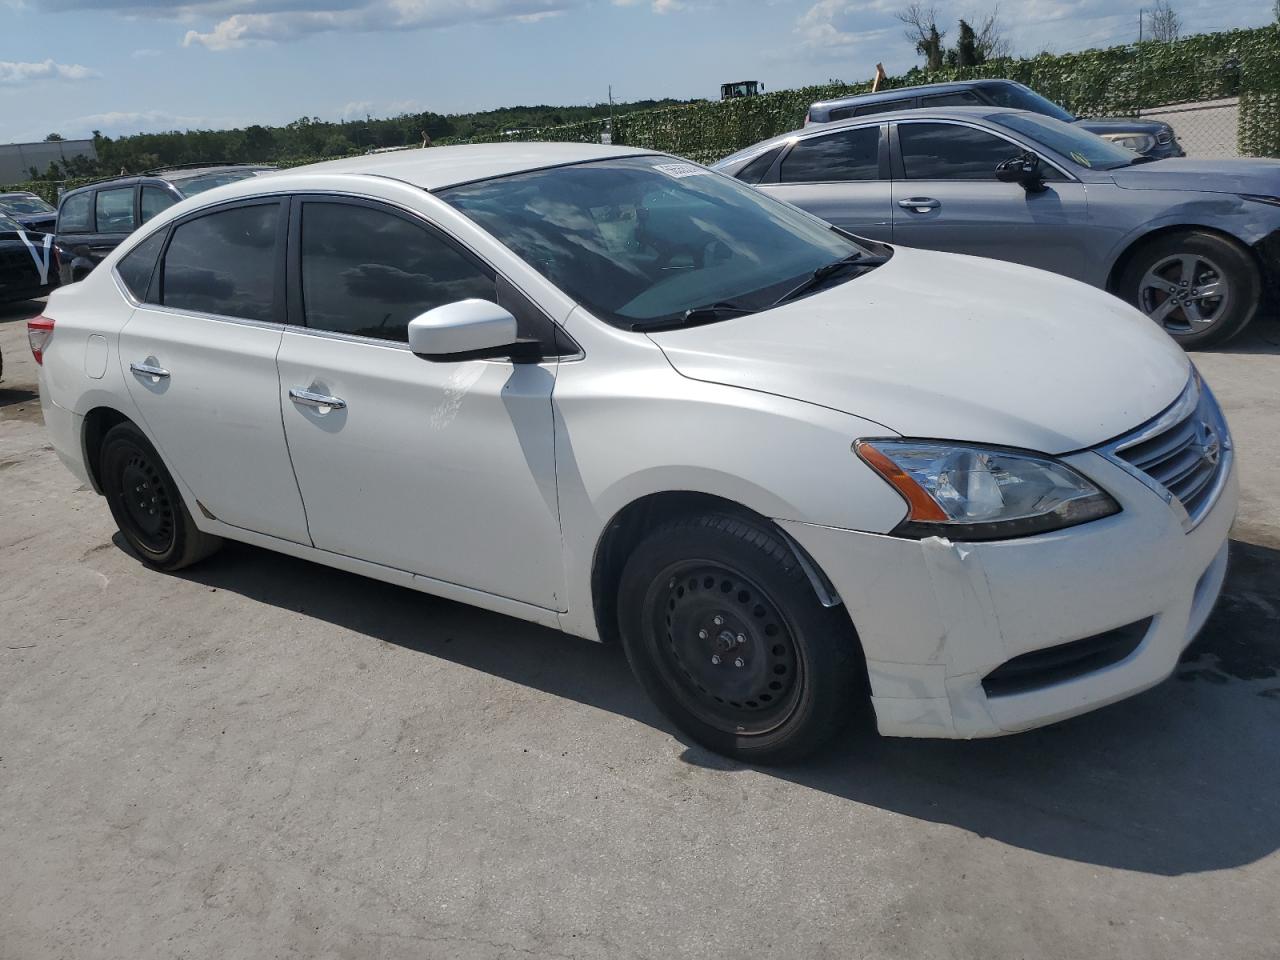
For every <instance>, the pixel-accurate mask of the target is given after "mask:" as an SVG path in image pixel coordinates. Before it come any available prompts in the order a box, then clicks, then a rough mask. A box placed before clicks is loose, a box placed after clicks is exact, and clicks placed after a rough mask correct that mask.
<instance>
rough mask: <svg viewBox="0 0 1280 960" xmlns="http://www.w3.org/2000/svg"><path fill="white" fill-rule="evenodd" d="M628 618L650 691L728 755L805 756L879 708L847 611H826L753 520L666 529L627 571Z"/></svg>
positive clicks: (639, 673)
mask: <svg viewBox="0 0 1280 960" xmlns="http://www.w3.org/2000/svg"><path fill="white" fill-rule="evenodd" d="M618 618H619V624H618V626H619V632H620V634H621V637H622V644H623V648H624V649H625V651H626V655H627V660H628V661H629V662H630V664H631V669H632V671H633V672H634V673H635V675H636V678H637V679H638V680H639V681H640V684H641V686H643V687H644V689H645V691H646V692H647V693H648V694H649V696H650V697H651V698H652V699H653V701H654V703H655V704H656V705H657V706H658V708H659V709H660V710H661V711H662V712H663V714H665V715H666V717H667V718H668V719H669V720H670V721H671V722H672V723H674V724H675V725H676V727H678V728H679V729H680V730H681V731H682V732H683V733H684V734H686V735H687V736H689V737H690V738H692V739H693V740H695V741H697V742H698V743H700V744H702V745H704V746H706V747H709V748H710V749H712V750H714V751H716V752H717V753H722V754H725V755H727V756H731V757H734V758H736V759H739V760H744V761H747V762H752V763H786V762H792V761H795V760H799V759H801V758H802V757H804V756H806V755H808V754H810V753H812V752H813V751H814V750H816V749H817V748H818V747H820V746H822V744H823V743H824V742H825V741H827V740H828V739H829V738H830V737H832V736H834V735H835V734H836V733H837V732H839V731H840V730H841V729H843V728H844V727H845V725H846V723H847V721H848V720H849V718H850V717H851V716H852V715H853V714H854V713H856V712H857V711H858V710H859V708H861V709H866V708H867V707H868V706H869V700H868V697H867V685H866V679H865V677H866V674H865V665H864V663H863V660H862V655H861V651H860V649H859V646H858V642H857V637H856V636H855V634H854V632H853V629H852V627H851V625H850V623H849V621H848V618H847V617H846V616H845V613H844V611H843V610H842V609H840V608H838V607H837V608H826V607H823V606H822V605H821V604H820V603H819V602H818V599H817V597H816V596H815V595H814V592H813V588H812V587H811V586H810V584H809V581H808V579H807V577H806V576H805V574H804V571H803V570H802V569H801V568H800V565H799V563H798V562H797V561H796V559H795V556H794V555H793V553H792V552H791V550H790V549H789V548H788V547H787V546H786V545H785V544H784V543H782V542H781V540H780V539H779V538H778V537H777V536H776V535H775V534H773V533H771V532H770V531H769V530H767V529H766V528H763V527H762V526H760V525H757V524H755V523H753V522H751V521H749V520H746V519H740V518H738V517H734V516H728V515H723V514H711V515H706V516H695V517H686V518H682V519H679V520H673V521H671V522H669V523H667V524H664V525H662V526H660V527H658V528H657V529H656V530H654V531H653V532H652V533H651V534H650V535H649V536H648V537H647V538H645V539H644V540H643V541H642V542H641V543H640V544H639V546H637V547H636V549H635V550H634V552H633V553H632V554H631V556H630V557H629V558H628V560H627V563H626V565H625V566H624V568H623V571H622V578H621V581H620V584H619V591H618Z"/></svg>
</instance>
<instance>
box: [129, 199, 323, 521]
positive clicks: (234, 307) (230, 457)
mask: <svg viewBox="0 0 1280 960" xmlns="http://www.w3.org/2000/svg"><path fill="white" fill-rule="evenodd" d="M286 211H287V208H286V207H285V205H284V204H282V203H280V202H278V201H270V202H262V201H257V202H250V203H241V204H238V205H234V206H228V207H221V208H216V209H215V210H214V211H213V212H210V213H202V214H199V215H196V216H194V217H192V218H191V219H188V220H184V221H179V222H178V223H177V225H176V226H174V227H173V231H172V234H171V238H170V241H169V244H168V248H167V250H166V251H165V253H164V259H163V260H162V261H161V264H160V268H159V270H158V271H157V272H156V274H157V275H156V277H155V278H154V279H153V280H151V282H150V284H146V283H145V282H143V283H138V284H135V285H134V286H136V287H137V290H136V291H135V292H136V293H138V294H139V295H140V299H143V300H144V301H146V302H144V303H142V304H141V305H140V306H138V308H137V309H136V310H134V312H133V315H132V316H131V317H130V318H129V321H128V322H127V323H126V324H125V325H124V328H123V329H122V330H121V331H120V359H121V363H122V364H123V366H124V370H123V373H124V377H125V383H126V384H127V385H128V389H129V396H130V397H131V398H132V400H133V401H134V403H135V404H136V405H137V407H138V410H139V412H140V413H141V415H142V420H143V424H144V426H145V428H146V430H147V433H148V434H149V435H150V437H151V438H152V440H153V441H154V442H155V444H156V447H157V448H158V449H159V451H160V455H161V456H162V457H163V458H164V461H165V464H166V465H167V466H168V467H169V469H170V471H171V472H173V473H174V474H175V475H176V476H177V477H178V478H179V479H181V480H182V481H183V482H184V483H185V484H186V485H187V487H188V488H190V490H191V491H192V493H194V495H195V497H196V498H197V499H198V500H199V501H200V504H201V505H202V506H203V507H204V508H205V509H206V510H207V511H208V512H209V513H211V514H213V516H215V517H217V518H218V519H219V520H221V521H223V522H224V523H229V524H231V525H233V526H237V527H242V528H244V529H246V530H253V531H256V532H258V533H265V534H269V535H270V536H274V537H280V538H282V539H285V540H293V541H295V542H297V543H308V542H309V540H308V538H307V524H306V517H305V515H304V513H303V508H302V498H301V496H300V495H299V493H298V486H297V483H296V482H295V480H294V477H293V467H292V465H291V464H290V462H289V453H288V450H287V449H286V448H285V438H284V427H283V425H282V424H281V422H280V389H279V377H278V375H277V373H276V351H277V350H278V349H279V347H280V335H281V332H282V331H283V329H284V325H283V323H282V322H280V321H281V320H283V306H284V305H283V297H282V296H281V294H282V291H283V260H284V258H283V249H284V240H285V221H286ZM161 236H163V233H162V234H161ZM151 242H152V240H151V238H148V239H147V240H145V241H143V243H142V244H140V245H139V246H138V247H137V248H135V250H133V251H130V253H129V254H127V255H126V256H125V258H124V261H125V262H124V263H122V268H123V267H124V266H125V263H128V262H130V261H131V258H133V257H134V255H135V253H136V254H137V255H139V256H142V255H143V253H145V251H144V250H143V248H144V247H146V246H147V245H148V244H149V243H151ZM152 256H153V257H154V254H152ZM153 262H154V261H153ZM122 272H123V271H122ZM143 272H144V273H145V270H144V271H143ZM144 288H146V289H144Z"/></svg>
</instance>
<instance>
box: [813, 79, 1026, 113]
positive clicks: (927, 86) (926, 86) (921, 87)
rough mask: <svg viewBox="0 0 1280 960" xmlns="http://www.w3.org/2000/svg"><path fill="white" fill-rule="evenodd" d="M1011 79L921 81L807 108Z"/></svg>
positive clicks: (938, 90) (873, 101)
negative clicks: (914, 84) (910, 85)
mask: <svg viewBox="0 0 1280 960" xmlns="http://www.w3.org/2000/svg"><path fill="white" fill-rule="evenodd" d="M1014 82H1015V81H1013V80H1004V79H1001V78H998V77H989V78H981V79H977V80H949V81H946V82H943V83H921V84H917V85H916V86H914V87H894V88H893V89H890V90H877V91H876V92H875V93H854V94H850V95H849V96H847V97H833V98H832V99H830V100H817V101H815V102H814V103H813V105H812V106H811V107H810V108H809V109H811V110H812V109H814V108H820V109H825V108H827V107H844V106H848V105H849V104H851V103H882V102H884V101H885V100H901V99H902V98H903V97H904V96H915V95H917V94H920V93H923V92H926V91H927V92H929V93H946V92H947V91H949V90H969V89H971V88H973V87H977V86H981V85H983V84H989V83H1003V84H1011V83H1014Z"/></svg>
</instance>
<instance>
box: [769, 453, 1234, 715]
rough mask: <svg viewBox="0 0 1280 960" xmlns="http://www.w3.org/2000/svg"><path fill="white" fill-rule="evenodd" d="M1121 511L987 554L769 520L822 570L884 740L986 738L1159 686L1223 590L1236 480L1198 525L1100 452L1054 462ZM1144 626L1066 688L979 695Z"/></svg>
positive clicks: (936, 542) (983, 548)
mask: <svg viewBox="0 0 1280 960" xmlns="http://www.w3.org/2000/svg"><path fill="white" fill-rule="evenodd" d="M1065 460H1066V462H1068V463H1070V464H1071V465H1072V466H1074V467H1075V468H1076V469H1078V470H1080V472H1082V473H1084V474H1085V475H1086V476H1090V477H1091V478H1092V479H1094V480H1095V481H1096V482H1098V483H1099V484H1100V485H1101V486H1102V487H1103V489H1105V490H1107V491H1108V492H1109V493H1111V494H1112V496H1114V497H1115V498H1116V499H1117V500H1118V501H1119V502H1120V505H1121V507H1122V511H1121V513H1119V514H1117V515H1115V516H1113V517H1108V518H1105V519H1103V520H1096V521H1094V522H1092V523H1087V524H1083V525H1081V526H1078V527H1074V528H1070V529H1067V530H1062V531H1058V532H1056V533H1050V534H1043V535H1040V536H1035V537H1026V538H1022V539H1017V540H1003V541H995V542H989V543H953V542H951V541H949V540H944V539H940V538H937V537H931V538H929V539H926V540H922V541H917V540H906V539H901V538H897V537H889V536H883V535H879V534H870V533H860V532H856V531H850V530H839V529H835V528H832V527H823V526H817V525H813V524H805V523H798V522H793V521H780V524H781V526H782V527H783V528H784V529H785V530H786V531H787V533H788V534H790V535H791V536H792V537H794V538H795V540H796V541H797V542H798V543H800V544H801V545H802V546H803V547H804V548H805V549H806V550H807V551H808V552H809V555H810V556H811V557H812V558H813V559H814V561H815V562H816V563H817V564H818V565H819V566H820V567H821V568H822V570H823V572H824V573H825V574H826V575H827V577H828V579H830V581H831V582H832V584H833V585H834V586H835V588H836V591H837V592H838V593H839V595H840V598H841V599H842V601H843V602H844V603H845V604H846V606H847V607H848V610H849V615H850V617H851V619H852V620H853V623H854V625H855V627H856V628H857V630H858V636H859V639H860V640H861V642H862V648H863V652H864V653H865V655H866V658H867V670H868V675H869V678H870V681H871V695H872V697H871V698H872V703H873V705H874V707H875V712H876V721H877V725H878V727H879V729H880V732H881V733H882V734H885V735H888V736H907V737H988V736H998V735H1001V734H1006V733H1014V732H1017V731H1020V730H1028V729H1031V728H1033V727H1038V726H1042V725H1044V724H1047V723H1053V722H1055V721H1057V720H1063V719H1065V718H1067V717H1071V716H1075V715H1076V714H1080V713H1085V712H1087V711H1089V710H1093V709H1095V708H1097V707H1101V706H1104V705H1106V704H1109V703H1114V702H1115V701H1117V700H1121V699H1124V698H1125V697H1128V696H1131V695H1133V694H1135V693H1138V692H1140V691H1142V690H1146V689H1147V688H1149V687H1152V686H1155V685H1156V684H1158V683H1159V682H1161V681H1162V680H1164V679H1165V678H1166V677H1168V676H1169V675H1170V674H1171V673H1172V672H1173V670H1174V669H1175V667H1176V666H1177V663H1178V658H1179V656H1180V655H1181V653H1182V651H1183V650H1184V649H1185V648H1186V647H1187V645H1188V644H1189V643H1190V642H1191V641H1192V640H1193V639H1194V638H1195V635H1196V633H1197V632H1198V631H1199V630H1200V628H1201V627H1202V626H1203V625H1204V622H1205V620H1206V619H1207V618H1208V616H1209V612H1210V610H1211V609H1212V608H1213V604H1214V602H1215V601H1216V600H1217V597H1218V593H1219V592H1220V590H1221V589H1222V582H1223V579H1224V577H1225V575H1226V565H1227V535H1228V532H1229V530H1230V528H1231V523H1232V521H1233V519H1234V518H1235V512H1236V501H1237V497H1238V492H1237V490H1238V480H1237V477H1236V468H1235V466H1234V465H1233V466H1232V468H1231V472H1230V474H1229V476H1228V478H1227V481H1226V483H1225V484H1224V486H1223V489H1222V491H1221V493H1220V494H1219V496H1218V499H1217V502H1216V503H1214V505H1213V506H1212V507H1211V508H1209V510H1208V511H1207V512H1206V513H1205V515H1204V517H1203V518H1202V519H1201V521H1200V523H1199V524H1198V525H1197V526H1196V527H1195V528H1194V529H1192V530H1191V531H1189V532H1184V528H1183V524H1182V519H1181V517H1179V516H1178V514H1177V513H1176V512H1175V510H1174V508H1172V507H1171V506H1170V505H1169V504H1167V503H1165V502H1164V500H1162V499H1161V498H1160V497H1159V496H1157V495H1156V494H1155V493H1154V492H1152V490H1150V489H1149V488H1148V487H1147V486H1146V485H1144V484H1143V483H1142V482H1140V481H1139V480H1137V479H1136V478H1135V477H1133V476H1132V475H1130V474H1129V473H1127V472H1125V471H1124V470H1122V469H1121V468H1120V467H1118V466H1116V465H1115V464H1114V463H1112V462H1110V461H1108V460H1106V459H1105V458H1103V457H1101V456H1099V455H1098V454H1095V453H1091V452H1090V453H1081V454H1076V455H1074V456H1072V457H1067V458H1065ZM1147 618H1150V619H1151V625H1150V627H1149V628H1148V629H1147V630H1146V633H1145V636H1144V637H1143V638H1142V640H1141V642H1140V643H1139V644H1138V646H1137V648H1136V649H1135V650H1133V652H1132V653H1131V654H1129V655H1128V656H1127V657H1125V658H1124V659H1122V660H1120V661H1119V662H1116V663H1112V664H1110V665H1107V666H1104V667H1102V668H1100V669H1097V670H1094V671H1091V672H1088V673H1086V674H1085V675H1083V676H1078V677H1075V678H1073V679H1069V680H1064V681H1062V682H1055V683H1050V684H1048V685H1045V686H1042V687H1038V688H1036V689H1032V690H1027V691H1025V692H1017V693H1009V694H1005V695H1001V696H988V695H987V693H986V692H985V691H984V689H983V685H982V679H983V677H985V676H986V675H987V674H989V673H990V672H991V671H992V670H994V669H995V668H996V667H998V666H1000V665H1001V664H1004V663H1006V662H1007V661H1009V660H1011V659H1013V658H1014V657H1018V656H1020V655H1022V654H1026V653H1030V652H1032V651H1036V650H1043V649H1046V648H1049V647H1054V646H1057V645H1060V644H1064V643H1070V642H1072V641H1075V640H1079V639H1081V638H1085V637H1092V636H1095V635H1097V634H1102V633H1105V632H1107V631H1110V630H1114V629H1116V628H1119V627H1123V626H1125V625H1129V624H1133V623H1135V622H1138V621H1142V620H1145V619H1147Z"/></svg>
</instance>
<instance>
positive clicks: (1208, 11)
mask: <svg viewBox="0 0 1280 960" xmlns="http://www.w3.org/2000/svg"><path fill="white" fill-rule="evenodd" d="M906 2H907V0H737V2H733V0H0V143H4V142H12V141H21V140H33V139H34V140H38V139H43V138H44V135H45V134H47V133H49V132H52V131H56V132H58V133H61V134H62V135H63V136H66V137H68V138H72V137H79V136H86V135H88V134H89V132H90V131H91V130H93V129H99V130H102V131H103V132H104V133H107V134H109V135H117V134H122V133H133V132H137V131H140V130H168V129H185V128H188V127H206V128H208V127H227V126H243V125H246V124H249V123H271V124H279V123H287V122H288V121H290V120H293V119H296V118H298V117H300V116H318V117H321V118H322V119H339V118H342V117H353V116H363V115H364V114H365V113H366V112H368V113H371V114H373V115H374V116H387V115H391V114H395V113H400V112H406V111H419V110H433V111H436V112H439V113H454V112H459V111H468V110H474V109H485V108H489V107H498V106H509V105H513V104H529V103H551V104H585V103H594V102H597V101H600V100H603V99H604V98H605V96H606V92H607V87H608V85H609V84H610V83H612V84H613V88H614V95H615V97H617V98H619V99H623V100H627V99H644V98H653V97H681V98H688V97H716V96H718V93H719V84H720V83H722V82H724V81H729V80H747V79H754V80H760V81H762V82H764V84H765V86H766V87H767V88H768V89H781V88H783V87H791V86H800V85H803V84H806V83H816V82H821V81H825V80H827V79H828V78H831V77H838V78H840V79H844V80H853V79H861V78H865V77H868V76H869V75H870V74H871V73H872V72H873V70H874V67H875V63H876V61H877V60H880V61H883V62H884V64H885V66H886V68H887V69H888V70H889V71H890V72H891V73H892V72H896V71H898V70H902V69H905V68H907V67H909V66H911V65H912V64H914V63H916V62H917V57H916V56H915V54H914V52H913V50H912V49H911V46H910V45H909V44H908V43H907V42H906V40H905V39H904V38H903V36H902V28H901V24H899V23H898V22H897V21H896V20H895V19H894V17H893V14H894V12H895V11H897V10H899V9H901V8H902V7H904V6H905V5H906ZM1172 2H1173V5H1174V8H1175V10H1177V11H1178V13H1179V14H1180V15H1181V17H1182V20H1183V25H1184V33H1194V32H1202V31H1207V30H1220V29H1226V28H1229V27H1237V26H1258V25H1261V24H1264V23H1267V22H1269V21H1270V20H1271V19H1272V0H1172ZM1148 5H1149V4H1148ZM992 6H993V3H992V2H991V0H977V2H973V3H968V2H967V0H966V2H965V3H961V4H955V3H946V2H938V3H937V7H938V11H939V20H940V22H942V23H948V24H950V23H954V21H955V19H956V18H958V17H961V16H970V17H974V18H981V16H982V15H983V14H985V13H987V12H989V11H990V9H991V8H992ZM1138 7H1139V4H1138V3H1127V2H1124V0H1121V2H1116V0H1019V2H1016V3H1015V2H1013V0H1005V5H1004V7H1003V10H1002V16H1001V19H1002V20H1003V22H1004V24H1005V26H1006V32H1007V33H1008V35H1009V37H1010V39H1011V40H1012V42H1013V47H1014V51H1015V52H1016V53H1019V54H1023V53H1036V52H1039V51H1041V50H1046V49H1047V50H1052V51H1054V52H1059V53H1061V52H1066V51H1069V50H1076V49H1081V48H1084V47H1089V46H1106V45H1109V44H1112V43H1123V42H1127V41H1129V40H1132V39H1134V36H1135V34H1136V31H1137V18H1138Z"/></svg>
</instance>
